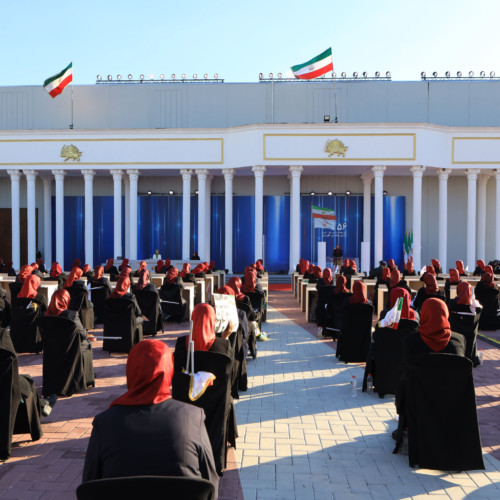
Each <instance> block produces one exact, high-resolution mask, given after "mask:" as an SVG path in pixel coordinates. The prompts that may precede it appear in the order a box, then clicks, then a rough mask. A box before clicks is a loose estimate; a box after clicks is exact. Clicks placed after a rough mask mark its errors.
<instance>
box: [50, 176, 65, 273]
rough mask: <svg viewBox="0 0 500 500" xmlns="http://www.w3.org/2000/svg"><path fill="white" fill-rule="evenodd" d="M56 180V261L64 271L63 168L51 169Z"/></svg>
mask: <svg viewBox="0 0 500 500" xmlns="http://www.w3.org/2000/svg"><path fill="white" fill-rule="evenodd" d="M52 173H53V174H54V178H55V180H56V261H57V262H59V265H60V266H61V268H62V270H63V271H64V176H65V175H66V171H65V170H52Z"/></svg>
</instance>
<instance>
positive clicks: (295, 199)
mask: <svg viewBox="0 0 500 500" xmlns="http://www.w3.org/2000/svg"><path fill="white" fill-rule="evenodd" d="M288 170H289V172H290V176H291V181H292V182H291V188H290V249H291V250H290V259H291V262H290V266H289V267H290V272H293V271H295V266H296V265H297V264H298V263H299V259H300V257H301V255H300V176H301V174H302V171H303V170H304V168H303V167H301V166H299V165H294V166H292V167H290V168H289V169H288Z"/></svg>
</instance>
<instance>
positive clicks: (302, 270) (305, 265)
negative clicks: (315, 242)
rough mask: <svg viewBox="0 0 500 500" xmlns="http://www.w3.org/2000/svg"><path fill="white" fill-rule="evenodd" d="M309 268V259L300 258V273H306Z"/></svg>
mask: <svg viewBox="0 0 500 500" xmlns="http://www.w3.org/2000/svg"><path fill="white" fill-rule="evenodd" d="M308 269H309V261H308V260H306V259H300V262H299V271H300V274H306V272H307V270H308Z"/></svg>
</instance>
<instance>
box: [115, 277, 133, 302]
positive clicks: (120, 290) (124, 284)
mask: <svg viewBox="0 0 500 500" xmlns="http://www.w3.org/2000/svg"><path fill="white" fill-rule="evenodd" d="M129 288H130V278H129V277H128V276H120V277H119V278H118V281H117V282H116V286H115V289H114V290H113V293H112V294H111V295H110V297H111V298H113V299H119V298H120V297H123V296H124V295H125V294H126V293H127V292H128V289H129Z"/></svg>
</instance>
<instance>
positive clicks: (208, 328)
mask: <svg viewBox="0 0 500 500" xmlns="http://www.w3.org/2000/svg"><path fill="white" fill-rule="evenodd" d="M191 320H192V321H193V340H194V350H195V351H208V350H209V349H210V348H211V347H212V344H213V343H214V341H215V309H214V308H213V307H212V306H211V305H210V304H198V305H197V306H195V308H194V309H193V314H192V315H191ZM188 342H189V337H186V347H189V345H188Z"/></svg>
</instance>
